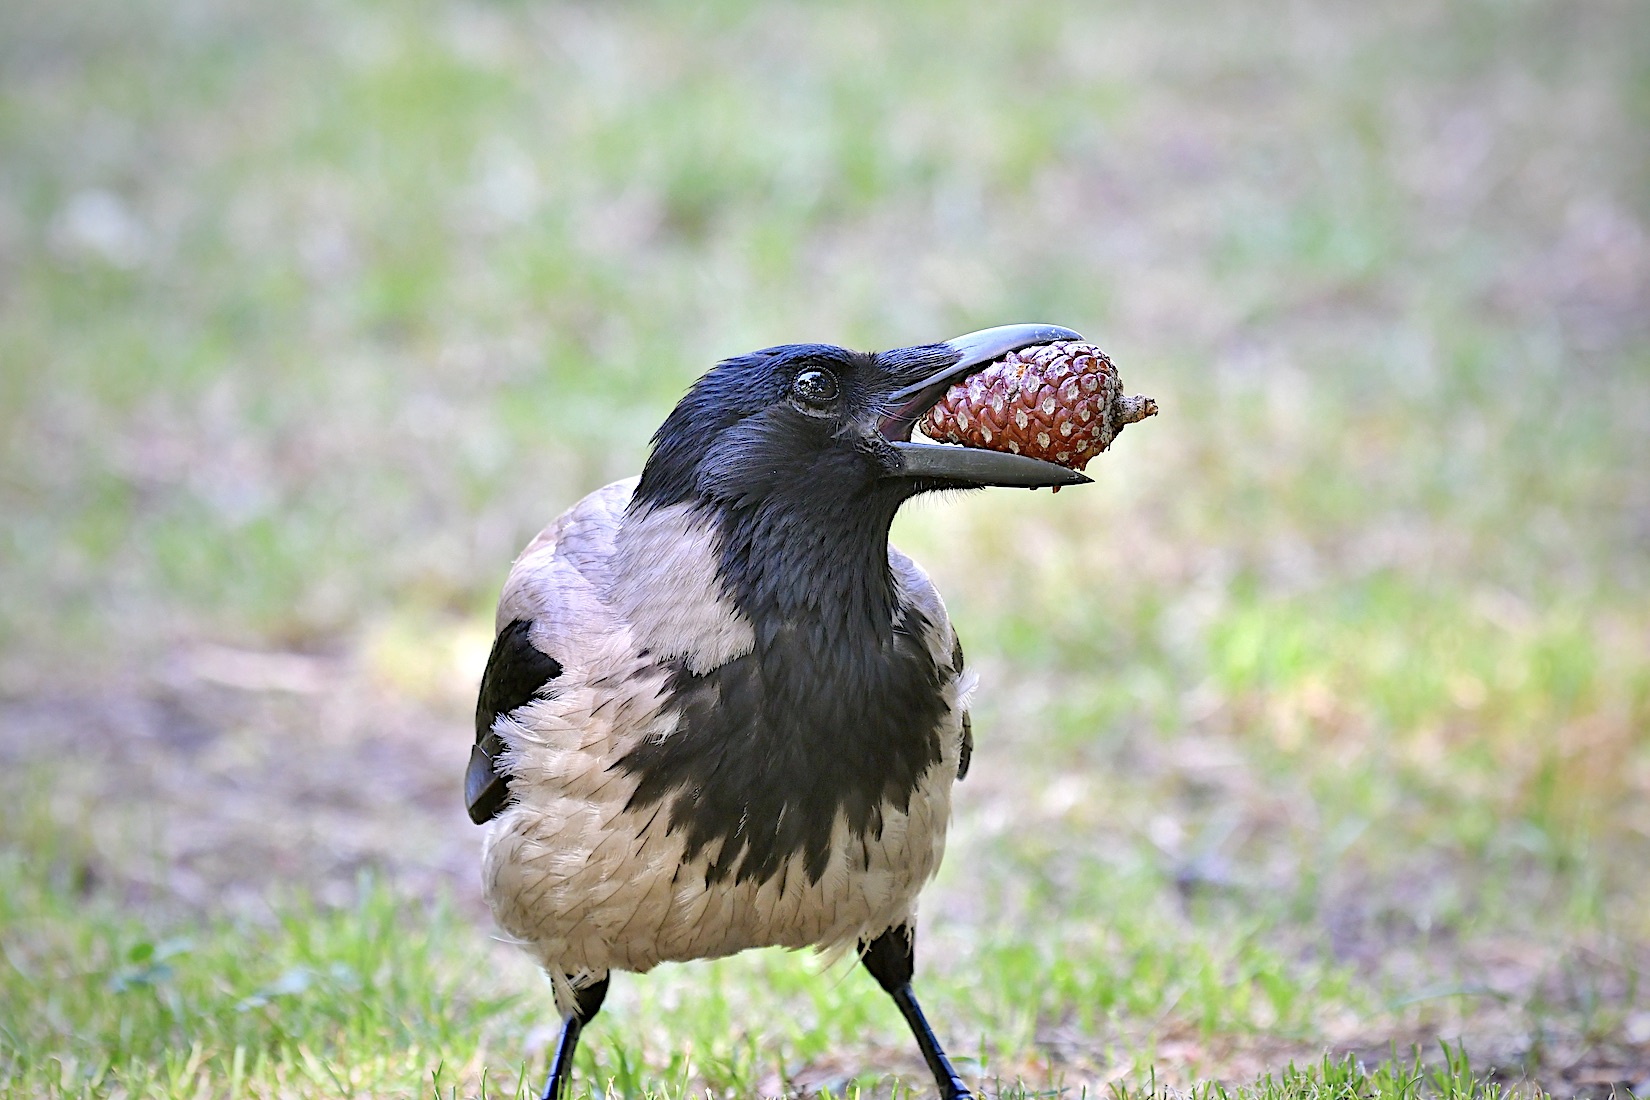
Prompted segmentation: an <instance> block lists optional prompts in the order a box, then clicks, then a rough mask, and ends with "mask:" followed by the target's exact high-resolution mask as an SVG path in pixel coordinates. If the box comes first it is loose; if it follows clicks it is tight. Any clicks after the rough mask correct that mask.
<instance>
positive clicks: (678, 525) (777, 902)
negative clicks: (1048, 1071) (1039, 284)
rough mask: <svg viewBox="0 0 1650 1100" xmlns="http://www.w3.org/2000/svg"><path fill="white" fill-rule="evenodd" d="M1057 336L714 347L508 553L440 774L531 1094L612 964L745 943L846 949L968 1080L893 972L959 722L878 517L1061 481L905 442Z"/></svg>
mask: <svg viewBox="0 0 1650 1100" xmlns="http://www.w3.org/2000/svg"><path fill="white" fill-rule="evenodd" d="M1075 336H1076V334H1075V333H1070V332H1068V331H1067V330H1064V329H1057V328H1053V327H1050V326H1012V327H1009V328H1005V329H994V330H987V331H985V332H982V333H976V334H972V335H971V336H968V337H963V338H960V339H959V340H955V341H951V342H948V343H945V344H934V345H924V346H922V347H917V348H908V349H903V350H901V351H896V352H885V353H881V354H876V355H871V354H863V353H856V352H850V351H847V350H845V349H842V348H836V347H830V346H827V345H788V346H785V347H780V348H770V349H767V350H766V351H763V352H757V353H754V354H753V355H749V356H745V357H742V358H739V359H734V360H728V361H726V362H724V363H722V364H720V365H718V367H716V368H715V369H714V370H712V371H711V372H709V373H708V374H706V375H705V376H704V377H703V378H702V379H700V380H699V382H698V383H696V384H695V386H694V387H693V389H692V390H691V391H690V392H689V394H688V395H687V396H686V397H684V399H683V400H682V402H681V403H680V404H679V405H678V406H677V408H676V410H675V411H673V412H672V414H671V415H670V417H669V418H668V419H667V420H666V421H665V423H664V425H663V426H662V427H661V428H660V430H659V432H658V434H657V435H656V436H655V437H654V446H653V451H652V454H651V456H650V457H649V460H648V463H647V465H646V467H645V468H644V470H643V473H642V475H641V477H640V478H639V479H633V480H631V481H625V482H618V483H615V484H613V485H610V486H608V487H606V488H605V489H601V490H598V491H597V492H595V493H592V494H591V495H590V496H589V497H586V498H585V499H584V500H583V501H581V502H580V503H579V504H577V505H575V506H574V507H573V508H571V509H569V510H568V511H567V512H566V513H565V514H563V515H562V516H561V517H560V518H559V519H557V520H556V521H555V522H554V523H553V524H551V526H550V527H548V528H546V529H545V531H544V532H543V533H541V534H540V535H539V536H538V538H536V539H535V540H534V541H533V542H532V543H531V544H529V546H528V547H527V549H526V550H525V551H523V553H522V555H521V556H520V557H519V558H518V559H517V561H516V563H515V566H514V568H513V569H512V571H511V574H510V577H509V579H508V581H507V582H506V584H505V588H504V593H503V595H502V597H501V599H500V602H499V609H498V616H497V624H496V625H497V629H498V635H497V641H496V643H495V645H494V649H493V653H492V656H491V658H490V660H489V662H488V666H487V671H486V673H485V674H484V677H483V682H482V688H481V693H480V698H479V700H478V705H477V715H476V747H475V749H474V751H473V752H472V756H471V762H470V768H469V771H468V773H467V775H466V782H465V788H466V800H467V802H468V803H469V807H470V812H471V816H472V818H473V819H475V820H476V821H478V823H479V822H487V823H488V833H487V839H486V843H485V849H484V855H483V868H484V870H483V879H484V885H485V890H486V895H487V899H488V902H489V904H490V905H491V906H492V909H493V912H494V914H495V916H496V918H497V919H498V921H499V923H500V925H501V926H502V927H503V928H504V929H505V930H506V931H507V932H508V933H510V934H511V935H512V936H513V937H514V938H515V939H516V940H518V941H519V942H520V943H521V944H522V946H523V947H524V948H525V949H526V950H527V951H528V952H529V953H530V954H532V956H533V957H534V958H535V959H536V960H537V961H538V962H539V964H540V965H541V966H542V967H543V968H544V969H545V971H546V973H547V974H549V976H550V977H551V980H552V982H553V983H554V985H555V988H556V994H557V996H556V999H557V1002H558V1006H559V1007H560V1009H561V1011H562V1014H563V1017H564V1024H565V1026H564V1029H563V1036H562V1042H561V1043H560V1044H559V1045H558V1049H557V1053H556V1057H555V1059H554V1061H553V1065H552V1069H551V1074H550V1081H549V1084H548V1085H547V1088H546V1095H547V1096H555V1095H558V1094H559V1093H560V1092H561V1090H563V1089H564V1088H565V1084H566V1080H567V1072H568V1066H569V1065H570V1062H571V1057H572V1050H573V1047H574V1044H575V1043H576V1041H577V1038H578V1034H579V1030H580V1028H582V1026H583V1025H584V1024H585V1023H586V1022H588V1020H589V1018H590V1017H591V1016H593V1015H594V1014H595V1012H596V1011H597V1010H598V1009H599V1007H600V1004H601V997H602V995H603V994H605V991H606V988H607V982H608V978H609V974H610V972H611V971H613V970H628V971H636V972H643V971H646V970H648V969H650V968H651V967H652V966H654V965H655V964H657V963H658V962H661V961H667V960H678V961H685V960H691V959H700V958H711V957H716V956H719V955H726V954H730V953H733V952H736V951H741V950H744V949H746V948H750V947H760V946H770V945H779V946H785V947H792V948H800V947H816V948H822V949H826V950H833V949H835V950H854V949H857V950H859V951H860V953H861V957H862V958H863V959H864V961H865V964H866V966H867V967H868V968H869V969H870V970H871V971H872V973H873V975H874V976H875V977H876V978H877V979H878V981H879V982H881V983H882V984H883V985H884V987H885V988H887V989H888V991H889V993H890V994H891V995H892V996H893V997H894V999H895V1000H896V1002H897V1003H899V1005H900V1008H901V1010H902V1012H904V1013H905V1014H906V1016H907V1019H908V1020H909V1021H910V1022H911V1024H912V1028H913V1032H914V1033H915V1034H916V1036H917V1038H918V1042H919V1045H920V1046H921V1047H922V1050H923V1053H924V1056H925V1058H926V1059H927V1060H928V1063H929V1065H930V1067H931V1068H932V1069H933V1071H934V1073H935V1076H936V1080H937V1081H938V1083H939V1085H940V1088H941V1091H942V1093H944V1094H945V1095H946V1096H953V1097H955V1096H964V1095H967V1091H966V1089H965V1088H964V1087H963V1085H962V1083H961V1081H960V1079H958V1078H957V1077H956V1075H955V1073H954V1072H953V1071H952V1070H951V1067H950V1064H949V1063H948V1062H947V1061H946V1060H945V1056H944V1054H943V1053H942V1052H940V1050H939V1047H938V1044H937V1043H936V1042H935V1041H934V1038H933V1035H932V1032H930V1031H929V1030H928V1027H927V1023H926V1021H924V1020H923V1019H922V1016H921V1012H920V1009H918V1008H917V1007H916V1001H915V998H914V997H913V996H912V995H911V991H910V984H909V983H910V970H911V959H912V937H913V929H914V920H915V908H916V899H917V894H918V892H919V891H920V890H921V888H922V887H923V885H924V884H925V883H926V882H927V881H928V879H929V878H930V877H931V876H932V875H933V873H934V872H935V870H937V868H938V866H939V862H940V858H941V856H942V854H943V851H944V844H945V831H946V824H947V821H948V819H949V817H950V808H951V801H950V800H951V788H952V784H953V783H954V782H955V781H956V779H957V778H958V777H959V776H960V775H961V774H962V773H963V772H965V771H966V769H967V765H968V760H969V755H970V752H971V749H972V744H971V741H970V731H969V726H968V720H967V696H968V691H969V689H970V687H971V679H970V675H969V674H968V673H967V672H966V671H965V670H964V668H963V661H962V650H961V645H960V643H959V642H958V639H957V638H956V635H955V632H954V631H953V629H952V627H951V623H950V620H949V618H948V617H947V616H946V613H945V608H944V605H943V603H942V602H941V601H940V598H939V595H938V593H937V592H936V591H935V589H934V587H933V585H932V584H931V583H930V582H929V580H928V578H927V576H926V575H925V574H924V573H923V572H922V570H921V569H920V568H919V567H917V566H916V564H915V563H913V562H912V561H911V560H910V559H909V558H906V557H905V556H904V555H902V554H900V553H899V552H898V551H897V550H894V549H893V548H892V547H890V546H889V544H888V529H889V525H890V524H891V522H892V520H893V517H894V514H895V512H896V511H897V510H898V508H899V507H900V505H901V504H903V503H904V502H905V501H906V500H908V499H910V497H912V496H914V495H916V494H917V493H920V492H924V491H927V490H931V489H941V488H971V487H977V486H980V485H985V484H1013V485H1054V484H1072V483H1075V482H1077V481H1080V480H1086V479H1082V478H1081V476H1080V475H1073V474H1072V473H1071V472H1070V471H1067V470H1063V469H1061V468H1059V467H1054V466H1050V465H1048V464H1046V463H1039V462H1035V461H1034V460H1030V459H1023V458H1018V456H1006V455H995V454H993V455H990V456H989V458H981V457H977V456H978V455H979V453H978V452H969V451H964V450H962V449H961V448H955V447H946V448H939V447H936V446H935V445H922V444H913V443H910V442H909V436H910V431H911V426H912V424H913V423H914V422H915V420H916V419H918V418H920V416H921V415H922V414H923V413H924V412H925V411H926V410H927V408H928V407H929V406H931V405H932V404H933V402H934V400H936V399H937V398H938V396H939V395H940V393H941V392H943V391H944V389H945V387H946V386H947V385H949V384H950V382H951V381H953V380H955V379H956V378H959V377H962V376H965V375H966V374H967V373H969V372H970V371H971V370H975V369H979V367H981V366H983V365H984V364H985V363H986V362H989V361H990V360H991V359H993V358H995V357H997V356H998V355H1001V354H1003V353H1004V352H1006V351H1009V350H1014V349H1016V348H1019V347H1025V346H1029V345H1032V344H1037V343H1046V342H1049V341H1052V340H1061V339H1072V338H1075ZM1003 459H1014V460H1015V461H1013V462H1009V463H1005V462H1003V461H1002V460H1003Z"/></svg>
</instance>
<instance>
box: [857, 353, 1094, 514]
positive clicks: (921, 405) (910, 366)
mask: <svg viewBox="0 0 1650 1100" xmlns="http://www.w3.org/2000/svg"><path fill="white" fill-rule="evenodd" d="M1081 339H1082V336H1080V335H1078V334H1077V333H1075V332H1073V331H1071V329H1069V328H1061V327H1059V326H1058V325H1003V326H1001V327H999V328H988V329H981V330H980V331H979V332H971V333H969V334H968V335H967V336H959V337H957V338H956V339H955V340H947V341H946V342H945V343H943V344H923V345H920V346H918V347H914V348H902V349H900V350H898V351H887V352H883V353H882V354H880V355H879V356H877V360H878V362H880V363H881V364H882V365H883V366H884V367H885V368H886V369H887V370H888V372H889V374H890V375H891V376H892V377H893V379H894V381H896V382H898V383H900V385H899V388H898V389H896V390H894V392H893V393H891V394H889V395H888V398H887V401H888V405H889V407H890V410H891V411H889V412H888V413H886V414H884V415H883V417H882V419H881V423H880V425H879V426H880V428H881V429H882V434H883V435H884V436H886V437H887V438H888V441H889V442H890V443H892V444H893V445H894V450H895V451H897V452H898V453H899V457H900V461H901V463H902V464H903V465H902V468H901V470H900V471H899V474H898V475H897V476H900V477H910V478H920V479H922V480H924V481H938V482H953V483H956V484H957V485H959V486H985V485H1006V486H1013V487H1016V488H1024V489H1041V488H1043V487H1044V486H1060V485H1086V484H1088V482H1089V480H1090V479H1089V478H1087V477H1084V476H1083V475H1082V474H1080V473H1078V472H1077V471H1076V470H1068V469H1066V467H1064V466H1057V465H1055V464H1054V463H1052V462H1043V461H1042V460H1040V459H1035V458H1030V457H1027V456H1026V455H1016V454H1009V453H1007V452H1006V451H987V450H981V449H978V448H974V447H959V446H956V445H954V444H946V443H912V442H911V429H912V428H914V427H916V424H917V421H919V420H921V419H922V418H923V416H924V415H925V414H926V413H927V412H928V410H929V409H931V408H933V407H934V404H935V402H937V401H939V399H940V398H941V397H943V396H945V391H946V390H948V389H950V388H951V387H952V386H953V385H954V384H956V383H957V382H959V381H961V380H962V379H964V378H966V377H968V376H969V375H970V374H973V373H974V372H976V371H979V370H983V369H984V368H985V367H986V366H987V365H988V364H990V363H992V362H994V361H995V360H997V359H1000V358H1002V357H1003V356H1004V355H1007V354H1008V353H1009V352H1011V351H1019V350H1020V349H1021V348H1029V347H1036V346H1037V345H1038V344H1051V343H1053V342H1054V341H1056V340H1081Z"/></svg>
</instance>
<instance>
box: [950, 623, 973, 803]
mask: <svg viewBox="0 0 1650 1100" xmlns="http://www.w3.org/2000/svg"><path fill="white" fill-rule="evenodd" d="M962 673H963V651H962V639H961V638H959V637H957V636H956V635H955V634H953V635H952V636H951V675H953V676H961V675H962ZM962 727H963V728H962V748H961V749H960V750H959V752H958V756H957V781H958V782H961V781H962V780H964V779H967V778H968V765H970V764H972V763H973V762H974V723H973V722H972V721H970V720H969V714H968V712H967V711H966V710H965V711H963V721H962Z"/></svg>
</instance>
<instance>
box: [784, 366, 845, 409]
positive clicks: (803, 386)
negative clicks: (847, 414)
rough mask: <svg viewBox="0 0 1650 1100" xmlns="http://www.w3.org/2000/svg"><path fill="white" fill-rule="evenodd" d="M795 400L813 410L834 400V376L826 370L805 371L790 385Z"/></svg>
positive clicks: (835, 388) (835, 391)
mask: <svg viewBox="0 0 1650 1100" xmlns="http://www.w3.org/2000/svg"><path fill="white" fill-rule="evenodd" d="M791 393H793V394H795V395H796V398H797V400H799V401H802V402H803V403H805V404H808V405H813V406H814V407H815V408H818V407H821V406H824V405H828V404H830V403H831V402H832V401H835V400H836V394H837V387H836V375H834V374H832V373H831V372H830V371H828V370H805V371H803V372H802V373H801V374H799V375H797V376H796V380H795V381H793V382H792V383H791Z"/></svg>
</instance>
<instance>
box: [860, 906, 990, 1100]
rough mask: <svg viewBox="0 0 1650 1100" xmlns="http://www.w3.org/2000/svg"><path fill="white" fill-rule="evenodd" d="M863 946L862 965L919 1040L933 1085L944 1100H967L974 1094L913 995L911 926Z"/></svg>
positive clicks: (914, 967) (889, 932) (900, 926)
mask: <svg viewBox="0 0 1650 1100" xmlns="http://www.w3.org/2000/svg"><path fill="white" fill-rule="evenodd" d="M860 946H861V949H862V950H861V953H860V961H862V962H863V963H864V964H865V969H867V970H869V971H870V972H871V977H873V978H875V979H876V980H877V984H879V985H881V986H882V988H883V989H885V990H887V991H888V995H889V996H890V997H892V998H894V1003H895V1004H896V1005H898V1006H899V1010H900V1015H902V1016H904V1017H905V1022H906V1023H907V1024H909V1025H910V1027H911V1034H913V1035H915V1036H916V1037H917V1046H918V1047H920V1048H921V1049H922V1057H923V1061H925V1062H927V1063H928V1069H929V1072H931V1073H932V1074H933V1075H934V1083H935V1084H937V1085H939V1087H940V1098H941V1100H968V1098H970V1097H972V1096H973V1095H974V1094H973V1093H971V1092H969V1091H968V1086H967V1085H965V1084H963V1083H962V1078H961V1077H958V1076H957V1071H956V1070H954V1069H952V1068H951V1060H950V1059H949V1058H947V1057H946V1056H945V1051H943V1050H941V1049H940V1041H939V1040H938V1039H936V1038H934V1029H933V1028H931V1027H929V1026H928V1020H927V1019H926V1018H925V1017H924V1016H923V1014H922V1006H921V1005H919V1004H917V995H916V994H915V993H913V992H911V974H912V972H913V971H914V970H915V969H916V951H915V947H914V945H913V943H912V940H911V926H910V925H908V924H902V925H898V926H897V927H894V928H890V929H888V931H886V932H884V933H883V934H882V935H880V936H878V937H877V938H876V939H874V940H872V941H871V942H870V943H869V944H861V945H860Z"/></svg>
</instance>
